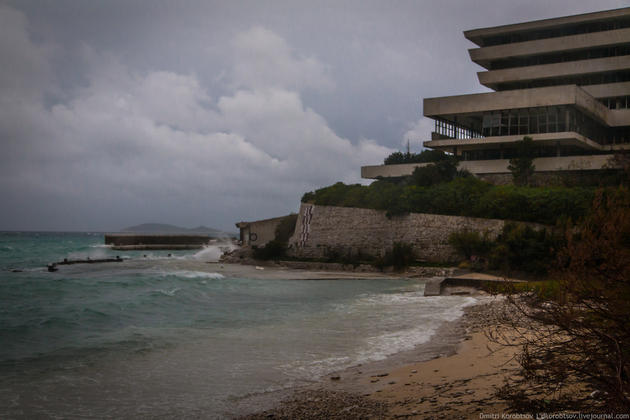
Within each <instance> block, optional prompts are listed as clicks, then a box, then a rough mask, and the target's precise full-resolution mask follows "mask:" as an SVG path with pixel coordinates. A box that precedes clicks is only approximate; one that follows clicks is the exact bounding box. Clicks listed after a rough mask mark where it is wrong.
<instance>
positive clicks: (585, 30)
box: [361, 8, 630, 178]
mask: <svg viewBox="0 0 630 420" xmlns="http://www.w3.org/2000/svg"><path fill="white" fill-rule="evenodd" d="M464 36H465V37H466V38H467V39H469V40H470V41H472V42H473V43H475V44H476V45H477V46H478V47H477V48H472V49H470V50H469V54H470V58H471V59H472V61H473V62H475V63H477V64H479V65H480V66H482V67H484V68H485V70H484V71H480V72H478V73H477V74H478V78H479V82H480V83H481V84H482V85H484V86H486V87H488V88H490V89H492V90H493V92H488V93H479V94H471V95H458V96H448V97H439V98H427V99H424V111H423V113H424V115H425V116H426V117H429V118H432V119H433V120H434V121H435V129H434V131H433V132H432V134H431V140H428V141H425V142H424V146H425V147H429V148H432V149H437V150H443V151H446V152H450V153H453V154H455V155H457V156H459V157H460V159H461V163H460V167H462V168H465V169H468V170H469V171H471V172H472V173H474V174H477V175H480V176H484V175H492V174H509V171H508V169H507V167H508V164H509V159H510V158H511V157H513V156H514V153H515V148H514V143H515V142H517V141H519V140H521V139H523V137H524V136H529V137H532V138H533V140H534V144H535V146H536V157H537V158H536V159H535V160H534V164H535V166H536V170H537V171H540V172H557V171H589V170H599V169H602V167H603V166H604V165H606V164H607V162H608V159H609V158H610V157H611V156H612V153H614V151H616V150H619V149H624V148H627V149H630V8H623V9H616V10H609V11H603V12H595V13H587V14H582V15H575V16H566V17H560V18H553V19H545V20H538V21H533V22H525V23H517V24H512V25H505V26H497V27H492V28H482V29H473V30H469V31H465V32H464ZM388 166H390V167H388ZM388 166H385V165H379V166H367V167H363V168H361V174H362V176H363V177H364V178H377V177H379V176H382V177H387V176H396V175H401V174H410V173H411V172H412V171H413V168H414V167H415V166H418V165H413V164H411V165H388ZM396 166H398V168H395V167H396Z"/></svg>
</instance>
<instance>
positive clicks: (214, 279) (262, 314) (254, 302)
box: [0, 232, 475, 418]
mask: <svg viewBox="0 0 630 420" xmlns="http://www.w3.org/2000/svg"><path fill="white" fill-rule="evenodd" d="M169 254H171V255H169ZM116 255H120V256H121V257H123V258H124V261H123V262H120V263H118V262H116V263H103V264H80V265H72V266H60V267H59V271H57V272H54V273H50V272H48V271H47V270H46V265H47V264H48V263H51V262H54V261H61V260H63V259H64V258H70V259H82V258H87V257H90V258H93V259H94V258H103V257H114V256H116ZM218 255H219V251H218V249H216V248H208V249H204V250H201V251H179V252H173V251H161V252H155V251H154V252H147V251H136V252H124V251H113V250H111V249H109V248H107V247H105V246H104V245H103V235H102V234H97V233H33V232H29V233H17V232H4V233H0V418H77V417H78V418H137V417H178V418H179V417H201V418H225V417H231V416H233V415H235V414H237V413H240V412H242V410H243V409H244V408H243V407H246V408H247V409H253V408H256V407H252V406H251V404H250V405H249V406H248V405H247V404H244V403H243V402H244V401H247V400H248V399H251V400H252V401H253V400H255V398H253V397H255V396H257V395H264V394H265V393H269V392H274V391H278V390H283V389H288V388H291V387H294V386H299V385H304V384H307V383H309V382H312V381H316V380H318V379H319V378H321V377H322V376H323V375H326V374H327V373H330V372H332V371H336V370H340V369H343V368H346V367H350V366H353V365H356V364H358V363H365V362H369V361H373V360H380V359H383V358H385V357H387V356H389V355H391V354H394V353H398V352H401V351H405V350H410V349H412V348H414V346H415V345H417V344H420V343H423V342H426V341H428V340H429V339H430V337H431V336H432V334H434V333H435V331H436V330H437V328H438V327H439V326H440V325H441V324H442V323H443V322H445V321H452V320H455V319H457V318H458V317H459V316H461V314H462V309H463V308H464V307H465V306H467V305H471V304H473V303H475V299H474V298H471V297H461V296H449V297H424V296H423V290H424V281H422V280H418V279H415V280H411V279H387V280H385V279H363V280H347V279H346V280H297V279H295V280H291V279H288V280H273V279H255V278H243V277H240V276H238V275H233V274H232V275H231V274H228V272H225V271H222V270H221V268H222V267H221V266H220V265H218V264H216V263H212V262H213V261H216V258H217V256H218Z"/></svg>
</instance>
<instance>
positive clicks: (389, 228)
mask: <svg viewBox="0 0 630 420" xmlns="http://www.w3.org/2000/svg"><path fill="white" fill-rule="evenodd" d="M504 224H505V221H503V220H496V219H478V218H471V217H460V216H444V215H436V214H420V213H411V214H408V215H405V216H399V217H393V218H391V219H388V218H387V217H386V216H385V212H384V211H378V210H371V209H360V208H349V207H332V206H316V205H313V204H305V203H303V204H302V206H301V208H300V213H299V214H298V220H297V224H296V227H295V233H294V235H293V236H292V237H291V239H290V241H289V245H290V248H289V255H292V256H296V257H306V258H326V257H327V256H328V254H329V253H330V252H331V251H336V252H339V253H341V254H342V255H347V254H348V253H350V254H352V255H356V254H357V253H359V252H361V253H362V254H364V255H366V254H367V255H372V256H378V255H382V254H384V253H385V251H386V250H387V249H391V247H392V246H393V244H394V242H405V243H409V244H411V245H412V246H413V249H414V253H415V254H416V257H417V258H418V259H421V260H426V261H435V262H438V261H457V260H458V257H457V255H456V253H455V250H454V249H453V248H452V247H451V246H450V245H449V244H448V236H449V234H450V233H452V232H457V231H461V230H464V229H469V230H477V231H481V232H483V231H488V232H489V233H490V234H491V236H493V237H494V236H496V235H497V234H498V233H499V232H500V231H501V230H502V229H503V225H504Z"/></svg>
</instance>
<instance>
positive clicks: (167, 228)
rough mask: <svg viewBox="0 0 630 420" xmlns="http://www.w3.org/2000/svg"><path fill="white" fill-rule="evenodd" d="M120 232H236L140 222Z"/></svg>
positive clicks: (216, 235)
mask: <svg viewBox="0 0 630 420" xmlns="http://www.w3.org/2000/svg"><path fill="white" fill-rule="evenodd" d="M121 232H130V233H152V234H202V235H208V236H211V237H213V238H225V237H236V236H237V235H236V233H233V232H224V231H222V230H218V229H214V228H210V227H207V226H197V227H195V228H184V227H180V226H174V225H168V224H163V223H142V224H140V225H135V226H130V227H126V228H124V229H122V230H121Z"/></svg>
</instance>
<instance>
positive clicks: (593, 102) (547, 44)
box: [237, 7, 630, 246]
mask: <svg viewBox="0 0 630 420" xmlns="http://www.w3.org/2000/svg"><path fill="white" fill-rule="evenodd" d="M464 36H465V37H466V38H467V39H468V40H470V41H472V42H473V43H474V44H476V45H477V47H476V48H472V49H470V50H469V54H470V58H471V59H472V61H473V62H475V63H477V64H478V65H480V66H482V67H483V68H484V69H485V70H484V71H480V72H479V73H478V78H479V82H480V83H481V84H482V85H483V86H485V87H487V88H489V89H491V90H492V92H487V93H477V94H469V95H458V96H447V97H439V98H426V99H424V111H423V113H424V116H425V117H429V118H431V119H433V120H434V121H435V129H434V131H433V132H432V133H431V139H430V140H427V141H424V142H423V145H424V146H425V147H427V148H430V149H434V150H441V151H444V152H448V153H452V154H454V155H456V156H457V157H458V160H459V169H465V170H468V171H469V172H471V173H472V174H474V175H476V176H478V177H480V178H482V179H485V180H487V181H490V182H493V183H506V182H511V179H512V176H511V172H510V170H509V169H508V166H509V161H510V159H511V158H513V157H515V156H516V155H517V145H518V142H519V141H521V140H522V139H523V138H524V137H525V136H528V137H531V138H532V139H533V144H534V154H535V158H534V161H533V163H534V166H535V171H536V174H537V175H538V176H541V177H545V176H550V177H556V176H562V175H573V174H575V173H581V174H590V175H595V176H598V172H597V171H600V170H602V169H606V168H608V167H610V166H609V165H611V158H612V157H613V156H614V153H615V152H618V151H620V150H624V149H628V150H630V7H628V8H623V9H615V10H608V11H601V12H595V13H587V14H581V15H575V16H565V17H559V18H553V19H544V20H538V21H533V22H524V23H517V24H510V25H504V26H497V27H491V28H482V29H473V30H469V31H465V32H464ZM423 165H427V163H403V164H388V165H375V166H364V167H362V168H361V176H362V177H363V178H367V179H377V178H387V177H400V176H406V175H411V174H412V173H413V171H414V169H415V168H416V167H418V166H423ZM302 207H303V209H304V208H305V206H304V205H303V206H302ZM306 208H309V209H310V211H311V212H312V206H306ZM303 209H301V212H302V211H303ZM362 211H364V212H369V211H371V210H362ZM320 216H321V215H320ZM305 217H306V216H304V215H301V216H300V219H299V220H300V221H302V220H304V218H305ZM309 217H310V216H309ZM383 217H384V216H383ZM281 220H282V218H275V219H267V220H259V221H256V222H241V223H238V224H237V226H238V227H239V228H240V231H241V240H242V241H243V244H244V245H256V246H262V245H264V244H266V243H267V242H268V241H270V240H272V239H273V238H274V232H275V227H276V226H277V225H278V224H279V223H280V221H281ZM340 223H341V222H340ZM440 223H442V224H444V223H446V222H440ZM448 223H451V222H448ZM448 223H446V224H448ZM302 225H304V223H302ZM305 226H307V227H308V224H306V225H305ZM427 226H428V225H427V224H426V223H425V224H424V225H423V228H422V229H421V230H422V231H425V230H427V229H428V228H427ZM388 229H389V230H392V228H391V226H389V228H388ZM303 230H304V229H303ZM303 235H306V236H308V229H306V230H305V231H304V232H303ZM443 236H444V235H443ZM429 242H430V241H429Z"/></svg>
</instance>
